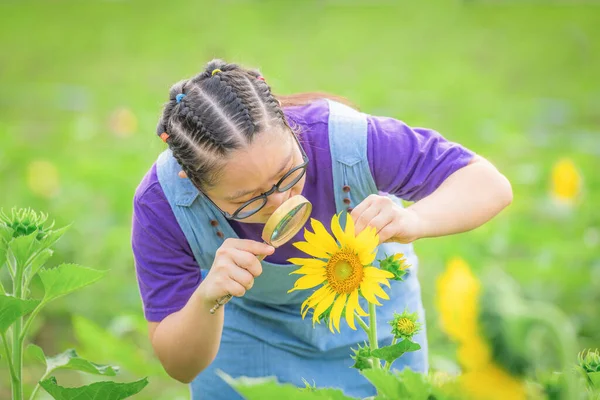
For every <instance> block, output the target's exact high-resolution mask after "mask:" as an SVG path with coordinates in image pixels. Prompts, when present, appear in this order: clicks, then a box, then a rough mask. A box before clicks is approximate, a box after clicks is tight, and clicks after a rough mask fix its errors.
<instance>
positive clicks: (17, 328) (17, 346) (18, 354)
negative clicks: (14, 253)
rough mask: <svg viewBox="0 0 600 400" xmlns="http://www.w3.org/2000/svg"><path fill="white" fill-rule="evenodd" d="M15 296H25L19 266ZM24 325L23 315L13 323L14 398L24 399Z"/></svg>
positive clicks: (15, 282)
mask: <svg viewBox="0 0 600 400" xmlns="http://www.w3.org/2000/svg"><path fill="white" fill-rule="evenodd" d="M13 291H14V296H15V297H16V298H17V299H22V298H23V270H22V269H21V270H19V266H18V265H17V266H16V269H15V280H14V281H13ZM22 327H23V317H20V318H18V319H17V320H16V321H15V323H14V325H13V332H12V333H13V341H12V346H13V350H12V356H13V373H14V375H13V388H12V391H13V393H12V395H13V400H23V380H22V374H23V342H22V341H21V330H22Z"/></svg>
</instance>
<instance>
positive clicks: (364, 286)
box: [360, 281, 381, 306]
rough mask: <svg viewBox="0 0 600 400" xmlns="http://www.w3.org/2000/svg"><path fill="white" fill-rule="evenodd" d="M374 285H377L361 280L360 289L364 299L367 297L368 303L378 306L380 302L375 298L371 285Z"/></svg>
mask: <svg viewBox="0 0 600 400" xmlns="http://www.w3.org/2000/svg"><path fill="white" fill-rule="evenodd" d="M375 286H377V285H372V284H369V282H368V281H362V282H361V284H360V291H361V292H362V295H363V296H364V297H365V299H367V301H368V302H369V303H371V304H375V305H377V306H380V305H381V303H380V302H379V300H377V298H376V297H375V293H374V291H373V287H375ZM377 287H379V286H377Z"/></svg>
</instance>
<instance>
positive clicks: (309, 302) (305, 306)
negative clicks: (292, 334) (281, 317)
mask: <svg viewBox="0 0 600 400" xmlns="http://www.w3.org/2000/svg"><path fill="white" fill-rule="evenodd" d="M330 291H331V289H330V287H329V286H328V285H323V286H322V287H320V288H319V289H318V290H317V291H316V292H314V293H313V294H312V295H311V296H310V297H309V298H308V299H306V300H304V302H303V303H302V306H301V307H300V310H301V312H302V319H304V317H305V316H306V313H307V312H308V310H310V309H311V308H312V307H313V305H315V304H317V303H318V302H319V301H321V300H322V299H323V298H324V297H325V296H327V294H328V293H329V292H330Z"/></svg>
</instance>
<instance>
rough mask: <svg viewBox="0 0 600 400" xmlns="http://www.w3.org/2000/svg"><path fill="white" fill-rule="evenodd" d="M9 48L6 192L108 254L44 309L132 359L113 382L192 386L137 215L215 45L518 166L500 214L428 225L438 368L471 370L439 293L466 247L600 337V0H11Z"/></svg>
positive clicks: (231, 56) (57, 323)
mask: <svg viewBox="0 0 600 400" xmlns="http://www.w3.org/2000/svg"><path fill="white" fill-rule="evenodd" d="M409 3H410V4H409ZM0 49H1V50H2V51H1V52H0V207H2V208H4V209H5V210H9V209H10V208H11V207H13V206H17V207H33V208H35V209H37V210H42V211H46V212H48V213H50V215H51V217H52V218H53V219H55V220H56V221H57V224H58V225H64V224H68V223H73V227H72V229H71V230H70V231H69V232H68V234H67V235H66V236H65V237H64V238H63V239H62V240H61V241H60V242H59V243H58V245H57V251H56V253H55V256H54V257H53V258H52V259H51V264H58V263H60V262H63V261H68V262H76V263H78V264H82V265H85V266H88V267H92V268H99V269H109V270H110V272H109V274H108V276H107V277H106V278H104V279H103V280H101V281H100V282H98V283H95V284H94V285H92V286H89V287H87V288H86V289H84V290H82V291H81V292H78V293H75V294H72V295H69V296H67V297H65V298H63V299H61V300H60V301H57V302H56V303H54V304H53V305H52V306H50V307H49V308H48V309H47V310H46V312H44V313H43V316H42V317H41V318H40V320H39V322H38V324H37V326H36V327H35V328H36V329H35V333H34V337H33V340H34V341H35V342H36V343H38V344H39V345H41V346H42V347H43V348H44V349H45V350H46V353H47V354H55V353H57V352H60V351H63V350H64V349H66V348H67V347H75V348H77V349H78V351H79V352H80V353H82V354H84V355H90V357H91V359H92V360H94V361H97V362H108V363H113V364H116V365H120V366H121V367H122V373H121V374H120V376H119V377H118V378H117V380H123V381H125V380H133V379H138V378H141V377H143V376H149V377H150V381H151V383H150V385H149V387H148V388H146V389H145V390H144V391H142V393H141V394H139V395H138V396H136V398H139V399H187V398H188V397H189V395H188V390H187V386H186V385H183V384H179V383H177V382H176V381H174V380H171V379H169V378H168V377H167V376H166V374H165V373H164V372H163V371H162V368H161V367H160V365H159V364H158V362H157V361H156V360H155V359H154V358H153V355H152V351H151V348H150V346H149V344H148V340H147V334H146V325H145V322H144V319H143V316H142V309H141V303H140V299H139V295H138V289H137V284H136V279H135V272H134V265H133V258H132V254H131V248H130V221H131V212H132V197H133V193H134V191H135V189H136V186H137V185H138V183H139V181H140V179H141V178H142V176H143V174H144V173H145V172H146V170H147V169H148V168H149V167H150V165H151V164H152V162H153V161H154V160H155V158H156V157H157V155H158V154H159V153H160V152H161V151H162V150H163V149H164V144H163V143H162V141H160V140H159V139H158V138H157V137H156V136H155V126H156V121H157V116H158V115H159V112H160V108H161V106H162V104H163V103H164V102H165V101H166V100H167V99H168V89H169V87H170V86H171V85H172V84H173V83H174V82H176V81H178V80H180V79H183V78H186V77H189V76H192V75H194V74H196V73H197V72H198V71H199V70H200V69H201V68H202V67H203V66H204V64H205V63H206V62H207V61H209V60H210V59H212V58H214V57H218V58H223V59H225V60H227V61H230V62H237V63H241V64H244V65H246V66H249V67H256V68H259V69H260V70H261V71H262V73H263V74H264V76H265V77H266V78H267V80H268V82H269V83H270V84H271V86H272V88H273V90H274V91H275V92H277V93H281V94H287V93H293V92H301V91H313V90H319V91H327V92H331V93H335V94H339V95H342V96H345V97H347V98H348V99H350V100H351V101H352V102H354V103H355V104H357V105H358V106H359V107H360V108H361V110H363V111H365V112H368V113H371V114H375V115H386V116H391V117H395V118H398V119H401V120H403V121H405V122H407V123H408V124H410V125H413V126H426V127H429V128H433V129H436V130H438V131H439V132H441V133H442V134H443V135H444V136H446V137H447V138H448V139H450V140H453V141H457V142H460V143H462V144H464V145H465V146H467V147H469V148H471V149H472V150H474V151H475V152H477V153H479V154H481V155H482V156H484V157H486V158H488V159H489V160H490V161H492V162H493V163H494V164H495V165H496V166H497V167H498V168H499V169H500V170H501V171H502V172H503V173H504V174H506V176H507V177H508V178H509V179H510V181H511V182H512V184H513V190H514V194H515V197H514V203H513V204H512V205H511V206H510V207H509V209H507V210H506V211H505V212H503V213H502V214H501V215H499V216H498V217H497V218H496V219H494V220H493V221H492V222H491V223H489V224H487V225H485V226H484V227H482V228H480V229H477V230H475V231H472V232H469V233H465V234H461V235H456V236H452V237H444V238H437V239H426V240H421V241H418V242H417V243H415V246H416V249H417V251H418V253H419V254H420V257H421V265H422V266H421V269H420V276H421V281H422V285H423V296H424V301H425V305H426V308H427V320H428V323H429V341H430V346H431V348H430V353H431V364H432V367H434V368H438V369H441V370H451V369H453V368H455V356H454V348H453V346H452V345H451V344H450V342H449V341H448V340H447V339H446V338H445V336H444V335H443V334H442V333H440V331H439V328H438V326H439V324H438V317H437V314H436V310H435V307H434V304H435V301H434V291H435V280H436V278H437V276H438V275H439V273H440V272H441V271H442V269H443V268H444V266H445V264H446V263H447V262H448V260H450V259H451V258H453V257H457V256H458V257H462V258H463V259H464V260H466V261H467V262H468V263H469V264H470V265H471V266H472V267H473V268H474V269H475V270H485V269H486V268H491V267H501V268H502V269H504V270H505V271H507V272H508V273H509V274H510V275H511V276H513V277H514V278H515V279H516V280H517V281H518V282H519V283H520V284H521V286H522V288H523V290H524V292H525V293H526V294H527V295H528V296H531V297H533V298H537V299H541V300H544V301H548V302H551V303H554V304H556V305H558V306H559V307H560V308H561V309H562V310H563V311H565V312H566V313H568V315H569V316H570V318H571V319H572V321H573V323H574V325H575V327H576V329H577V332H578V335H579V342H580V343H579V345H580V348H581V349H583V348H584V347H598V346H600V311H599V304H600V211H598V204H600V3H598V2H595V1H587V2H585V1H560V2H559V1H526V0H522V1H501V0H497V1H477V0H472V1H423V2H404V1H398V2H394V1H373V2H369V1H352V0H350V1H341V0H340V1H306V2H291V1H290V2H288V1H217V0H215V1H210V2H208V1H172V2H155V1H147V0H146V1H125V0H123V1H91V0H90V1H86V2H76V1H26V0H22V1H2V2H0ZM459 217H460V216H459ZM39 373H40V371H38V370H36V369H35V368H34V369H29V370H27V372H26V375H25V376H26V377H27V379H28V380H30V381H31V382H33V381H34V380H35V379H36V378H38V377H39V375H38V374H39ZM58 378H59V383H61V384H66V385H68V384H73V385H77V384H84V383H89V382H90V380H89V379H91V378H90V377H87V376H79V375H77V374H75V373H66V374H58ZM8 390H9V380H8V372H7V370H6V366H5V365H4V364H2V366H1V367H0V398H8V397H9V391H8ZM40 398H42V396H41V397H40Z"/></svg>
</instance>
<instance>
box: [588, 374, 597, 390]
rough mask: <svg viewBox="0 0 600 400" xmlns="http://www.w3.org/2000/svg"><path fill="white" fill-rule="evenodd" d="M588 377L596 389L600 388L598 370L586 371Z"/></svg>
mask: <svg viewBox="0 0 600 400" xmlns="http://www.w3.org/2000/svg"><path fill="white" fill-rule="evenodd" d="M588 377H589V378H590V381H592V384H593V385H594V387H595V388H596V389H600V372H588Z"/></svg>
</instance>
